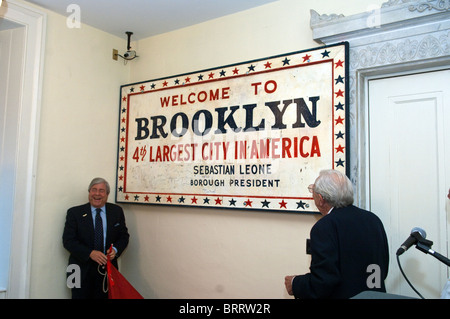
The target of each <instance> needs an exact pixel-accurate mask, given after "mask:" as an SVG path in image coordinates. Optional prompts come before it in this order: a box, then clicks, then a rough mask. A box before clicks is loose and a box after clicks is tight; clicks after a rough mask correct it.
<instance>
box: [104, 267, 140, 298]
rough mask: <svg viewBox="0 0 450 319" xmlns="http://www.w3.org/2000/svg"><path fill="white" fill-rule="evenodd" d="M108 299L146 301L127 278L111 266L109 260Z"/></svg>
mask: <svg viewBox="0 0 450 319" xmlns="http://www.w3.org/2000/svg"><path fill="white" fill-rule="evenodd" d="M106 269H107V271H108V298H109V299H144V297H142V296H141V294H140V293H139V292H138V291H137V290H136V289H134V287H133V286H132V285H131V284H130V283H129V282H128V280H126V279H125V277H124V276H123V275H122V274H121V273H120V272H119V271H118V270H117V268H116V267H114V265H113V264H111V261H110V260H109V258H108V263H107V264H106Z"/></svg>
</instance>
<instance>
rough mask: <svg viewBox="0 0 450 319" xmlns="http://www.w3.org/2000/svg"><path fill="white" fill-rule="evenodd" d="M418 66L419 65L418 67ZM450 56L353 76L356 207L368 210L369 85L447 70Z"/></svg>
mask: <svg viewBox="0 0 450 319" xmlns="http://www.w3.org/2000/svg"><path fill="white" fill-rule="evenodd" d="M418 64H420V65H418ZM449 65H450V56H444V57H440V58H437V59H433V60H429V61H422V62H421V63H417V62H406V63H400V64H395V65H387V66H382V67H376V68H368V69H361V70H357V71H356V72H355V74H356V96H357V101H356V103H357V105H359V106H360V107H359V108H358V111H359V113H358V117H357V123H356V124H357V132H358V146H357V148H356V149H357V150H358V159H359V163H358V168H359V170H358V174H357V175H358V181H359V183H358V185H359V187H358V192H357V196H358V204H359V205H360V206H361V207H364V208H366V209H368V210H370V209H371V207H370V202H371V191H370V156H369V152H370V145H369V134H370V127H369V117H368V114H369V107H370V105H369V94H370V92H369V81H371V80H379V79H383V78H390V77H396V76H406V75H413V74H418V73H425V72H433V71H442V70H446V69H449Z"/></svg>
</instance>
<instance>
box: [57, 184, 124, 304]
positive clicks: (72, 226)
mask: <svg viewBox="0 0 450 319" xmlns="http://www.w3.org/2000/svg"><path fill="white" fill-rule="evenodd" d="M88 191H89V196H88V198H89V203H86V204H84V205H80V206H76V207H72V208H70V209H69V210H68V211H67V216H66V223H65V226H64V233H63V245H64V248H66V249H67V250H68V251H69V252H70V257H69V264H75V265H78V266H79V267H80V271H81V278H80V279H81V280H80V283H81V285H80V287H78V288H77V287H75V288H72V298H74V299H78V298H107V297H108V294H107V292H105V290H106V287H104V286H103V279H104V276H103V275H102V273H103V274H104V273H105V271H106V267H105V265H106V262H107V256H109V258H110V259H111V261H112V264H113V265H114V266H115V267H116V268H117V258H118V257H119V256H120V255H121V254H122V252H123V251H124V249H125V248H126V247H127V245H128V240H129V237H130V235H129V234H128V229H127V226H126V224H125V216H124V213H123V210H122V208H121V207H120V206H118V205H115V204H111V203H107V200H108V195H109V192H110V187H109V184H108V182H107V181H106V180H104V179H103V178H94V179H93V180H92V182H91V184H90V185H89V188H88ZM97 215H98V216H97ZM95 226H97V229H96V228H95ZM96 234H97V235H96ZM111 244H112V245H113V248H112V249H111V248H110V247H111ZM105 284H106V282H105Z"/></svg>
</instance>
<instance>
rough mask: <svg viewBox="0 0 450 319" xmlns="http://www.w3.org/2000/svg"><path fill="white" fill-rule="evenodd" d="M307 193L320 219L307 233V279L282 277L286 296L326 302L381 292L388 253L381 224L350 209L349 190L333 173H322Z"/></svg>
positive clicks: (367, 214)
mask: <svg viewBox="0 0 450 319" xmlns="http://www.w3.org/2000/svg"><path fill="white" fill-rule="evenodd" d="M309 189H310V192H311V193H312V194H313V198H314V202H315V204H316V206H317V208H318V209H319V211H320V213H321V214H322V215H323V217H322V218H321V219H320V220H319V221H318V222H317V223H316V224H315V225H314V226H313V228H312V229H311V233H310V241H309V243H310V247H309V249H310V252H311V266H310V273H307V274H305V275H300V276H286V277H285V286H286V290H287V292H288V293H289V294H290V295H294V296H295V297H296V298H330V299H331V298H351V297H353V296H355V295H357V294H358V293H360V292H362V291H367V290H375V291H381V292H386V288H385V284H384V280H385V279H386V277H387V273H388V266H389V250H388V241H387V237H386V233H385V230H384V227H383V224H382V222H381V220H380V219H379V218H378V217H377V216H376V215H375V214H373V213H371V212H369V211H366V210H363V209H360V208H358V207H355V206H353V186H352V184H351V182H350V180H349V179H348V178H347V176H345V175H344V174H342V173H340V172H339V171H335V170H325V171H322V172H321V173H320V175H319V177H318V178H317V179H316V181H315V183H314V184H313V185H310V186H309Z"/></svg>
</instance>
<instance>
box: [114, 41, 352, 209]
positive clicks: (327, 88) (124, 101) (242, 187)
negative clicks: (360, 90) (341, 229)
mask: <svg viewBox="0 0 450 319" xmlns="http://www.w3.org/2000/svg"><path fill="white" fill-rule="evenodd" d="M348 65H349V64H348V44H347V43H340V44H336V45H330V46H325V47H320V48H316V49H311V50H307V51H299V52H293V53H288V54H283V55H278V56H273V57H268V58H264V59H258V60H253V61H248V62H244V63H238V64H233V65H227V66H222V67H217V68H213V69H208V70H202V71H198V72H193V73H189V74H182V75H176V76H169V77H164V78H160V79H155V80H150V81H145V82H139V83H133V84H127V85H123V86H121V94H120V95H121V97H120V119H119V143H118V161H117V162H118V165H117V189H116V201H117V202H120V203H139V204H155V205H177V206H178V205H179V206H195V207H210V208H211V207H214V208H230V209H244V210H268V211H275V212H313V213H314V212H317V208H316V207H315V205H314V201H313V199H312V196H311V194H310V193H309V191H308V185H310V184H312V183H314V180H315V178H316V177H317V176H318V174H319V172H320V171H321V170H323V169H337V170H341V171H343V172H344V173H347V168H348V167H349V163H348V156H347V155H348V154H349V148H348V128H347V126H348V113H347V105H348V100H347V99H348V77H347V74H348Z"/></svg>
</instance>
